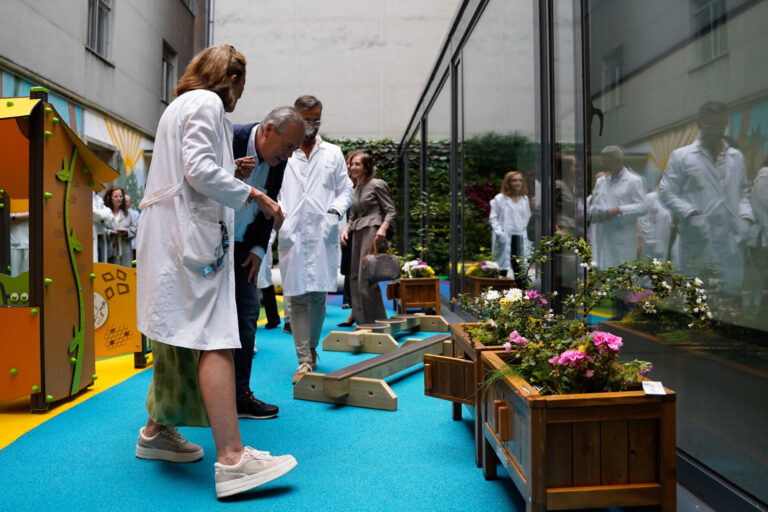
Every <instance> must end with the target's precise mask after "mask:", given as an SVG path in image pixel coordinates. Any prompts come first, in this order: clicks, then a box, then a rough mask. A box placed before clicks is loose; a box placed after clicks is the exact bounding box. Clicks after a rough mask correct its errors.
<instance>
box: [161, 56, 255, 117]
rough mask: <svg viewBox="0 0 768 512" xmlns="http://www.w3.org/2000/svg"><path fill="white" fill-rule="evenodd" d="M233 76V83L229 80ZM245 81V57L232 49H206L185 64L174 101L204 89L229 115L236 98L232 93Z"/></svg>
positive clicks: (233, 107)
mask: <svg viewBox="0 0 768 512" xmlns="http://www.w3.org/2000/svg"><path fill="white" fill-rule="evenodd" d="M231 76H235V77H236V80H235V81H234V82H233V81H231V80H230V77H231ZM244 79H245V56H244V55H243V54H242V53H240V52H238V51H237V50H235V47H234V46H231V45H228V44H224V45H221V46H209V47H208V48H206V49H205V50H203V51H201V52H200V53H198V54H197V55H195V56H194V57H193V58H192V60H191V61H190V62H189V65H188V66H187V69H186V71H184V76H182V77H181V79H180V80H179V83H178V85H177V86H176V97H178V96H181V95H182V94H184V93H185V92H189V91H194V90H196V89H207V90H209V91H213V92H215V93H216V94H218V95H219V97H220V98H221V101H222V103H224V110H226V111H227V112H232V111H233V110H234V109H235V104H236V103H237V98H235V95H234V92H233V91H232V89H233V87H234V86H235V84H237V83H239V82H240V81H241V80H244Z"/></svg>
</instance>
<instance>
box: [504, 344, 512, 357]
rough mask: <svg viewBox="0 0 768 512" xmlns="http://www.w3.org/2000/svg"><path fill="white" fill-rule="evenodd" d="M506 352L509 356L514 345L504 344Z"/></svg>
mask: <svg viewBox="0 0 768 512" xmlns="http://www.w3.org/2000/svg"><path fill="white" fill-rule="evenodd" d="M504 350H506V351H507V354H509V353H510V352H512V344H511V343H510V342H506V343H504Z"/></svg>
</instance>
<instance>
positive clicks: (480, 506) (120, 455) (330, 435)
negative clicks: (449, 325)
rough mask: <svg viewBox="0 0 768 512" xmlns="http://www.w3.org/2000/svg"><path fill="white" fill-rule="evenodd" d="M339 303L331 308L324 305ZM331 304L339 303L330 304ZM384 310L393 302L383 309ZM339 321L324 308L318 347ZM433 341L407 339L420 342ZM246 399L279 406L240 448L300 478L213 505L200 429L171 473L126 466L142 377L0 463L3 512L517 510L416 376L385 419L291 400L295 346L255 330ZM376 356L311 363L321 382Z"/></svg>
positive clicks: (468, 429) (139, 463)
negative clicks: (191, 449)
mask: <svg viewBox="0 0 768 512" xmlns="http://www.w3.org/2000/svg"><path fill="white" fill-rule="evenodd" d="M337 298H338V297H337V296H329V302H331V303H332V302H334V301H335V300H336V299H337ZM339 300H340V299H339ZM388 307H391V302H390V303H389V304H388ZM347 313H348V311H347V310H342V309H341V308H340V307H338V306H333V305H330V306H328V316H327V318H326V322H325V325H324V332H323V336H325V334H326V333H327V332H328V331H330V330H335V329H338V328H337V327H336V324H337V323H339V322H341V321H343V320H344V319H345V318H346V316H347ZM429 334H430V333H424V334H420V335H414V336H413V337H423V336H426V335H429ZM257 345H258V348H259V352H258V354H257V355H256V356H255V357H254V360H253V374H252V388H253V391H254V393H255V395H256V396H257V397H259V398H261V399H262V400H264V401H267V402H270V403H275V404H277V405H279V406H280V409H281V411H280V415H279V416H278V417H277V418H276V419H271V420H261V421H259V420H245V419H244V420H240V428H241V432H242V437H243V440H244V442H245V443H246V444H249V445H251V446H253V447H254V448H257V449H260V450H269V451H271V452H272V453H275V454H283V453H290V454H292V455H294V456H295V457H296V459H297V460H298V463H299V465H298V467H297V468H296V469H294V470H293V471H292V472H290V473H288V474H287V475H286V476H284V477H282V478H280V479H278V480H275V481H273V482H271V483H269V484H266V485H264V486H262V487H259V488H257V489H255V490H253V491H250V492H248V493H245V494H242V495H239V496H236V497H233V498H229V499H227V500H226V502H223V501H218V500H217V499H216V495H215V491H214V483H213V462H214V461H215V449H214V444H213V437H212V436H211V432H210V430H209V429H203V428H182V429H181V431H182V432H183V434H184V435H185V436H186V437H187V438H188V439H190V440H191V441H193V442H196V443H199V444H201V445H202V446H203V448H204V450H205V457H204V459H203V460H202V461H200V462H196V463H191V464H173V463H166V462H159V461H147V460H140V459H137V458H136V457H135V456H134V449H135V443H136V437H137V435H138V431H139V428H140V427H141V426H142V425H143V424H144V423H145V421H146V410H145V408H144V401H145V398H146V392H147V388H148V385H149V381H150V378H151V369H150V370H147V371H144V372H142V373H140V374H138V375H136V376H135V377H133V378H131V379H129V380H127V381H125V382H123V383H121V384H119V385H117V386H115V387H113V388H111V389H109V390H107V391H105V392H103V393H101V394H99V395H96V396H95V397H93V398H91V399H89V400H87V401H85V402H84V403H82V404H80V405H78V406H76V407H74V408H72V409H70V410H68V411H65V412H64V413H62V414H60V415H58V416H56V417H54V418H52V419H51V420H50V421H47V422H46V423H44V424H42V425H41V426H39V427H37V428H35V429H34V430H32V431H30V432H28V433H27V434H25V435H23V436H22V437H21V438H19V439H18V440H17V441H16V442H14V443H12V444H11V445H9V446H8V447H6V448H5V449H3V450H1V451H0V482H2V485H0V510H8V511H27V510H56V511H60V510H65V511H69V510H73V511H74V510H98V511H105V510H109V511H111V510H141V511H145V512H146V511H153V510H163V511H173V510H185V511H190V510H195V511H205V510H227V511H228V512H229V511H238V510H269V511H282V510H286V511H288V510H290V511H348V510H366V511H368V510H371V511H373V510H388V511H411V510H414V511H415V510H419V511H421V510H462V511H474V510H477V511H481V510H482V511H487V510H501V509H503V510H521V509H524V507H523V508H516V507H520V502H519V499H520V498H519V496H518V495H517V494H516V491H515V490H514V487H513V486H512V484H511V482H510V481H509V479H508V477H506V476H505V475H504V471H503V468H499V474H500V479H499V480H496V481H485V480H484V478H483V475H482V471H481V470H480V469H478V468H477V467H476V466H475V463H474V444H473V435H472V423H471V420H470V419H469V418H468V416H467V414H466V413H465V414H464V419H463V420H462V421H452V420H451V404H450V403H449V402H446V401H442V400H437V399H434V398H429V397H425V396H424V385H423V372H422V370H423V366H422V365H417V366H414V367H412V368H410V369H408V370H405V371H403V372H401V373H399V374H396V375H393V376H392V377H389V378H388V379H387V382H388V383H389V384H390V386H391V387H392V389H393V391H394V392H395V393H396V394H397V396H398V409H397V410H396V411H393V412H389V411H379V410H372V409H362V408H355V407H344V406H335V405H329V404H323V403H318V402H309V401H301V400H294V399H293V397H292V396H293V395H292V385H291V376H292V375H293V373H294V371H295V370H296V366H297V362H296V355H295V351H294V348H293V342H292V338H291V336H290V335H288V334H284V333H282V332H281V331H280V329H273V330H269V331H268V330H265V329H264V328H263V327H261V328H259V330H258V334H257ZM373 356H374V355H373V354H357V355H355V354H350V353H345V352H324V351H321V352H320V360H319V367H318V370H317V371H318V372H321V373H327V372H330V371H333V370H336V369H339V368H342V367H345V366H347V365H350V364H353V363H356V362H359V361H361V360H362V359H363V358H368V357H373Z"/></svg>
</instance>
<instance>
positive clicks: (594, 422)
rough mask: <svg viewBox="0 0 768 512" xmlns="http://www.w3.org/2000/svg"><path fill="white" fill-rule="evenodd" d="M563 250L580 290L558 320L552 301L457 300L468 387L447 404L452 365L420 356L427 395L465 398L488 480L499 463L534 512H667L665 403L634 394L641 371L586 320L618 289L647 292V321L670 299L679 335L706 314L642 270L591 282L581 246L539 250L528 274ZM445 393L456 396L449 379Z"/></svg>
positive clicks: (660, 275)
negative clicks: (683, 319) (611, 511)
mask: <svg viewBox="0 0 768 512" xmlns="http://www.w3.org/2000/svg"><path fill="white" fill-rule="evenodd" d="M563 250H572V251H574V252H576V254H577V255H578V256H579V257H580V259H581V261H582V262H583V263H582V264H581V265H582V267H583V269H584V279H583V280H582V281H580V282H579V284H578V287H577V291H576V293H574V294H571V295H569V296H567V297H565V298H564V299H563V300H562V301H561V306H562V312H559V313H556V312H555V311H554V309H553V308H552V304H551V303H552V301H553V300H557V299H558V297H557V294H556V293H552V294H549V295H547V296H543V295H542V294H540V293H539V292H538V291H537V290H535V289H533V288H530V287H526V288H525V289H519V288H513V289H509V290H506V291H504V292H499V291H496V290H489V291H487V292H485V293H484V294H483V295H481V296H480V297H475V298H473V299H470V298H468V297H462V298H461V299H460V300H461V302H462V303H463V304H464V306H465V307H466V308H468V309H469V310H471V311H473V312H475V313H476V314H477V315H478V316H479V318H480V319H481V320H482V321H481V322H480V323H478V324H474V325H465V326H463V331H464V332H463V333H462V334H466V335H467V336H468V338H469V340H468V341H467V340H463V341H460V342H459V343H460V344H462V345H465V344H469V345H471V346H472V348H473V349H475V350H477V349H480V350H479V351H478V352H476V354H475V355H474V357H475V362H474V364H473V365H472V369H471V370H467V366H464V367H463V368H464V369H465V371H467V372H471V373H472V374H473V378H472V379H471V380H470V379H467V380H466V381H465V382H464V386H465V389H464V390H462V392H464V394H465V396H464V397H454V396H447V395H451V393H450V392H447V391H446V390H445V389H444V388H443V389H441V386H444V384H442V383H444V382H445V375H446V371H447V372H453V375H456V374H458V371H457V370H456V366H457V365H458V364H459V363H457V361H455V360H454V361H450V362H449V363H448V364H446V365H443V363H445V361H441V359H440V358H433V357H429V358H427V357H425V389H427V390H428V391H427V394H430V395H432V396H441V395H442V397H443V398H449V399H455V398H458V400H456V401H461V398H466V397H467V396H471V397H472V398H473V402H476V403H478V405H481V407H480V411H479V414H476V443H477V445H478V447H479V448H480V449H481V450H480V451H479V452H478V454H477V455H478V456H480V457H479V458H481V460H482V465H483V468H484V472H485V474H486V476H487V477H489V478H490V477H493V476H495V471H496V463H497V459H498V460H501V462H502V463H503V464H504V466H505V467H506V468H507V470H508V471H509V473H510V475H511V477H512V480H513V482H515V485H516V486H517V487H518V489H519V490H520V491H521V493H522V494H523V496H524V497H525V498H526V500H527V501H529V503H531V504H532V505H531V506H532V510H546V509H548V508H553V509H562V508H582V507H583V508H587V507H597V506H600V507H603V506H625V505H642V504H661V505H662V508H664V509H666V508H669V507H674V496H675V487H674V486H675V419H674V418H675V405H674V396H675V395H674V392H672V391H670V390H666V394H665V395H663V396H656V395H647V394H646V393H645V392H643V391H641V390H640V388H641V386H642V384H641V380H643V379H644V378H645V377H644V376H643V374H645V373H647V371H649V370H650V363H646V362H642V361H631V362H626V363H619V362H618V359H617V357H618V351H619V349H620V348H621V338H618V337H616V336H612V335H610V334H608V333H604V332H597V331H595V332H593V331H590V329H589V327H588V325H587V317H588V314H589V312H590V311H591V310H592V309H594V308H595V307H596V306H597V305H598V304H600V302H602V301H603V300H605V299H606V297H610V296H611V295H612V293H613V292H615V291H617V290H624V291H627V292H630V293H640V292H641V291H642V290H644V289H646V288H650V289H651V290H652V291H653V294H647V295H646V296H645V298H644V300H642V301H640V302H639V303H638V308H639V309H640V310H642V311H644V312H645V313H649V314H652V313H654V312H655V311H657V308H658V303H659V301H662V300H665V299H668V298H669V297H670V296H671V294H672V292H673V291H677V292H678V295H679V296H680V297H681V298H682V300H683V302H684V308H685V310H686V312H687V314H688V315H689V319H690V321H689V325H690V326H692V327H693V326H697V325H698V326H704V325H706V324H707V323H708V321H709V318H711V312H710V310H709V307H708V305H707V303H706V294H705V292H704V290H703V288H702V286H701V285H702V282H701V281H700V280H699V279H697V278H693V279H692V278H687V277H685V276H682V275H679V274H677V273H675V272H674V271H672V268H671V265H670V264H669V263H662V262H659V261H658V260H651V259H649V260H646V261H635V262H631V263H624V264H622V265H619V266H617V267H613V268H610V269H607V270H605V271H598V270H597V268H596V266H595V265H594V264H593V263H591V261H592V252H591V247H590V246H589V244H587V243H586V242H585V241H584V240H582V239H576V238H573V237H569V236H567V235H555V236H554V237H551V238H546V239H543V240H542V242H541V244H540V245H539V246H538V247H537V248H536V249H534V251H533V254H532V257H531V258H530V260H529V264H530V265H534V264H540V263H543V262H544V261H547V260H548V259H550V258H551V257H552V256H553V255H554V254H558V253H560V252H562V251H563ZM526 275H527V274H526ZM640 283H650V286H642V285H641V284H640ZM456 331H457V330H456V329H453V326H452V332H453V333H455V334H456V333H457V332H456ZM456 339H457V337H454V340H456ZM490 347H496V348H495V349H491V348H490ZM456 352H457V350H456V349H455V348H454V353H456ZM443 359H450V358H443ZM461 363H464V362H461ZM450 368H453V369H452V370H451V369H450ZM478 368H479V369H478ZM447 386H448V387H451V388H452V389H459V387H460V386H458V385H457V383H455V382H450V379H449V383H448V385H447ZM472 386H475V387H474V389H472ZM622 468H623V469H622Z"/></svg>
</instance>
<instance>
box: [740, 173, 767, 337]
mask: <svg viewBox="0 0 768 512" xmlns="http://www.w3.org/2000/svg"><path fill="white" fill-rule="evenodd" d="M751 195H752V210H753V214H754V216H755V222H754V224H752V226H750V228H749V231H748V232H747V244H746V245H747V261H748V262H749V264H750V274H749V280H746V281H745V282H746V283H749V286H748V288H749V291H750V292H751V296H752V297H753V299H754V306H755V308H756V309H757V313H758V314H757V318H758V319H760V320H761V321H762V322H763V323H765V322H768V296H767V295H766V294H768V158H766V159H765V161H764V162H763V167H762V168H761V169H760V171H758V173H757V176H756V177H755V181H754V182H753V183H752V194H751Z"/></svg>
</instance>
